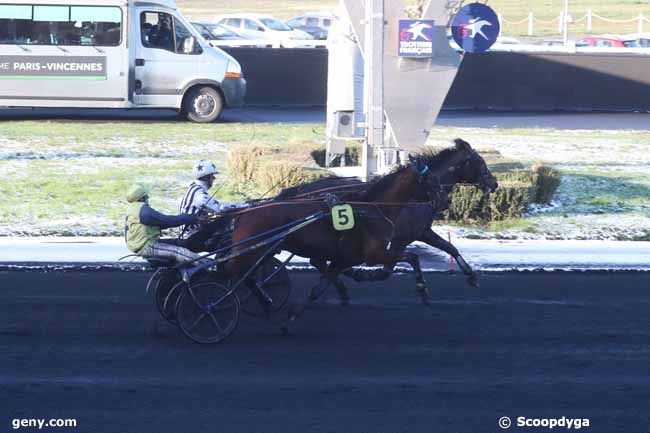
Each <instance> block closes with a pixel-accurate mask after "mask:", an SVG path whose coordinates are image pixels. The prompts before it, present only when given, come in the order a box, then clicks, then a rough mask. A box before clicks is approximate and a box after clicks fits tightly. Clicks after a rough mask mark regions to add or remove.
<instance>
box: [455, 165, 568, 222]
mask: <svg viewBox="0 0 650 433" xmlns="http://www.w3.org/2000/svg"><path fill="white" fill-rule="evenodd" d="M495 176H496V178H497V181H498V182H499V188H498V189H497V190H496V191H495V192H493V193H492V194H490V195H489V196H488V195H486V194H485V193H484V192H483V191H482V190H481V189H479V188H478V187H476V186H473V185H459V186H457V187H455V188H454V190H453V191H452V194H451V205H450V207H449V210H448V211H447V212H446V213H445V219H448V220H453V221H461V222H465V223H487V222H490V221H503V220H506V219H510V218H520V217H521V216H522V215H523V214H524V213H525V212H526V208H527V207H528V205H530V204H532V203H549V202H550V201H551V198H552V197H553V193H554V192H555V190H556V189H557V187H558V186H559V185H560V174H559V172H558V171H557V170H554V169H552V168H550V167H545V166H533V167H532V168H531V169H530V170H521V169H518V170H513V171H510V172H504V173H496V174H495Z"/></svg>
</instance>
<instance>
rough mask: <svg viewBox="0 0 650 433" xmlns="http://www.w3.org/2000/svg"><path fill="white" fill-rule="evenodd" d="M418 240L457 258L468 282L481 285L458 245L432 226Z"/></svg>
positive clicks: (471, 284)
mask: <svg viewBox="0 0 650 433" xmlns="http://www.w3.org/2000/svg"><path fill="white" fill-rule="evenodd" d="M418 240H419V241H421V242H424V243H425V244H427V245H430V246H432V247H434V248H437V249H439V250H442V251H444V252H446V253H447V254H449V255H450V256H452V257H453V258H454V260H456V263H458V266H460V269H461V270H462V271H463V273H464V274H465V275H467V282H468V283H469V285H470V286H473V287H479V284H478V275H477V274H476V272H474V270H473V269H472V267H471V266H470V265H469V264H468V263H467V262H466V261H465V259H464V258H463V256H461V255H460V253H459V252H458V249H456V247H455V246H453V245H452V244H451V242H448V241H446V240H445V239H443V238H442V237H440V236H439V235H438V234H437V233H436V232H434V231H433V230H431V229H430V228H428V229H426V230H425V231H424V232H423V233H422V235H421V236H420V237H419V239H418Z"/></svg>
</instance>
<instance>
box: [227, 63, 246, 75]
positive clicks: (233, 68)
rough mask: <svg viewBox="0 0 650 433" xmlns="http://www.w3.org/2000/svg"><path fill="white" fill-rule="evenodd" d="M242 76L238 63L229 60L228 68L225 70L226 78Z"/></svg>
mask: <svg viewBox="0 0 650 433" xmlns="http://www.w3.org/2000/svg"><path fill="white" fill-rule="evenodd" d="M242 76H243V74H242V73H241V66H240V65H239V63H238V62H236V61H235V60H229V61H228V67H227V68H226V78H241V77H242Z"/></svg>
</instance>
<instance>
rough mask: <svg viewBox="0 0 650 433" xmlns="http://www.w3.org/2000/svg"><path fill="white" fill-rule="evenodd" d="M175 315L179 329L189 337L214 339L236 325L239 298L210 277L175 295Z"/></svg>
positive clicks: (220, 338) (198, 339)
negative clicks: (208, 279) (176, 296)
mask: <svg viewBox="0 0 650 433" xmlns="http://www.w3.org/2000/svg"><path fill="white" fill-rule="evenodd" d="M176 318H177V320H178V326H179V327H180V328H181V331H183V333H184V334H185V335H186V336H187V337H188V338H190V339H191V340H193V341H195V342H197V343H202V344H207V343H218V342H220V341H221V340H223V339H225V338H226V337H228V336H229V335H230V334H231V333H232V332H233V331H234V330H235V329H236V328H237V324H238V323H239V298H237V295H236V294H235V293H230V292H229V291H228V290H227V289H226V287H225V286H224V285H222V284H219V283H216V282H213V281H202V282H199V283H196V284H192V285H191V286H189V287H188V286H186V288H185V290H182V292H181V293H180V295H179V297H178V301H177V303H176Z"/></svg>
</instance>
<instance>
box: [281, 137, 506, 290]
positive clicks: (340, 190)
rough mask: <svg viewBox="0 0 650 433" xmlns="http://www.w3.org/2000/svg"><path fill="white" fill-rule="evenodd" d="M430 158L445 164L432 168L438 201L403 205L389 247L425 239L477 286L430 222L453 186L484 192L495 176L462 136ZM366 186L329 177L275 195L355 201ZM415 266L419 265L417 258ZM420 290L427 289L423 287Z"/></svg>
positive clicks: (363, 275)
mask: <svg viewBox="0 0 650 433" xmlns="http://www.w3.org/2000/svg"><path fill="white" fill-rule="evenodd" d="M432 158H435V159H436V160H439V161H440V162H442V165H443V166H448V168H447V170H442V171H436V169H435V168H433V169H432V170H434V171H436V173H435V180H434V184H436V183H437V184H438V186H439V190H438V193H437V194H436V198H437V200H436V201H435V202H430V205H429V206H405V207H404V208H403V209H402V210H401V212H400V214H399V217H398V218H397V221H396V224H395V236H394V238H393V241H392V243H391V249H393V250H395V251H401V250H404V249H405V248H406V246H407V245H409V244H411V243H412V242H414V241H416V240H417V241H420V242H424V243H426V244H428V245H430V246H432V247H434V248H437V249H440V250H442V251H445V252H446V253H447V254H449V255H451V256H452V257H453V258H454V259H455V260H456V262H457V263H458V265H459V266H460V268H461V269H462V270H463V272H464V273H465V274H466V275H467V276H468V282H469V283H470V284H471V285H473V286H478V279H477V275H476V273H475V272H474V270H473V269H472V268H471V266H470V265H469V264H468V263H467V262H466V261H465V259H464V258H463V257H462V255H461V254H460V253H459V251H458V249H457V248H456V247H454V245H452V244H451V242H448V241H446V240H445V239H443V238H442V237H440V236H439V235H438V234H437V233H436V232H434V231H433V230H432V229H431V225H432V223H433V221H434V219H435V217H436V215H437V214H439V213H440V212H442V211H444V210H446V209H448V208H449V204H450V199H449V196H450V193H451V190H452V189H453V187H454V185H456V184H458V183H472V184H476V185H478V186H479V187H481V188H482V189H483V190H484V191H485V192H492V191H494V190H495V189H496V188H497V186H498V185H497V182H496V179H495V178H494V176H493V175H492V173H490V171H489V170H488V168H487V166H486V164H485V161H484V160H483V158H481V156H480V155H478V154H477V153H476V152H475V151H474V150H473V149H472V148H471V146H470V145H469V143H467V142H465V141H463V140H461V139H456V140H455V148H450V149H445V150H443V151H442V152H440V153H438V154H437V155H435V156H433V157H432ZM430 162H433V161H430ZM459 162H460V164H459ZM436 165H437V164H435V163H433V164H432V166H436ZM368 185H369V184H367V183H364V182H362V181H360V180H359V179H357V178H337V177H328V178H323V179H319V180H316V181H314V182H311V183H308V184H304V185H300V186H297V187H292V188H287V189H285V190H283V191H282V192H281V193H280V194H279V195H278V196H277V199H282V200H290V199H292V198H316V197H322V196H323V195H326V194H336V195H337V196H338V197H340V199H341V200H343V201H346V200H358V199H360V197H361V194H362V193H363V192H364V191H365V190H366V189H367V188H368ZM420 199H421V197H420ZM412 266H413V265H412ZM416 266H417V267H418V268H419V260H418V262H417V263H416ZM416 266H414V269H416ZM416 272H417V270H416ZM345 275H347V276H350V277H352V278H353V279H355V280H357V281H368V280H371V279H382V278H383V277H384V275H385V273H384V272H380V273H379V274H378V273H376V272H375V273H371V272H367V271H359V270H354V271H350V272H346V273H345ZM342 284H343V283H342V282H340V281H337V282H335V285H336V286H337V289H338V290H339V293H341V292H345V289H344V288H342V287H340V286H341V285H342ZM422 289H423V290H426V286H425V287H423V288H422Z"/></svg>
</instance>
